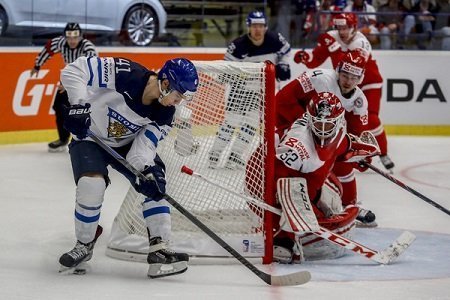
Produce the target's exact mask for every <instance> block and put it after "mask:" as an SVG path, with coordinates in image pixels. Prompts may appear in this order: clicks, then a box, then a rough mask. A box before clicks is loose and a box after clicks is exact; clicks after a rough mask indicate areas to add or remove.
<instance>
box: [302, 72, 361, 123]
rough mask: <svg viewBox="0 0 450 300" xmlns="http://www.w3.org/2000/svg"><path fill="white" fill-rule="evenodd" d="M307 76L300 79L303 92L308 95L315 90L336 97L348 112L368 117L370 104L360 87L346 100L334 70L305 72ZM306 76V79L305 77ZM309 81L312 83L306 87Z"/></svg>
mask: <svg viewBox="0 0 450 300" xmlns="http://www.w3.org/2000/svg"><path fill="white" fill-rule="evenodd" d="M305 73H306V74H305V75H303V74H302V75H301V76H300V77H298V79H299V81H300V85H302V87H303V90H304V91H305V93H307V92H308V91H309V90H310V89H311V90H312V89H315V90H316V92H317V93H322V92H328V93H333V94H334V95H336V96H337V97H338V98H339V100H340V101H341V103H342V106H343V107H344V108H345V110H346V111H348V112H353V114H355V115H358V116H366V115H367V113H368V112H367V109H368V103H367V98H366V96H365V95H364V93H363V92H362V91H361V89H360V88H359V87H356V88H355V92H354V93H353V94H352V95H351V96H350V98H346V97H344V96H343V95H342V93H341V88H340V87H339V83H338V75H337V74H336V72H335V71H334V70H329V69H316V70H309V71H306V72H305ZM305 76H306V77H305ZM308 79H309V80H310V82H311V83H312V85H311V86H310V85H309V83H308V84H307V85H305V82H306V83H307V82H308Z"/></svg>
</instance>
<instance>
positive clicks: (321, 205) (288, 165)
mask: <svg viewBox="0 0 450 300" xmlns="http://www.w3.org/2000/svg"><path fill="white" fill-rule="evenodd" d="M310 99H311V101H309V104H308V105H307V108H306V113H305V114H303V116H301V115H300V116H301V117H300V118H298V119H297V120H295V121H294V122H293V123H292V124H291V126H290V127H288V128H286V129H284V130H283V129H278V130H277V136H276V139H275V140H276V143H275V151H276V159H275V182H276V186H277V201H278V203H279V204H280V206H281V208H282V211H283V214H282V217H281V219H280V222H279V224H280V225H279V226H278V222H274V224H277V225H276V226H275V227H276V228H274V230H275V231H276V232H277V233H278V234H276V235H275V237H274V259H275V260H277V261H280V262H284V263H290V262H293V260H295V255H294V254H295V252H296V250H301V249H302V247H299V246H300V245H299V244H298V243H296V242H295V241H296V239H294V233H295V234H296V235H297V236H301V237H302V244H303V248H304V250H305V256H306V259H310V258H311V256H314V258H315V259H317V258H325V257H326V258H331V257H336V256H339V255H342V252H341V253H340V254H339V255H338V254H337V253H336V249H334V250H333V251H331V252H330V251H328V252H327V251H325V252H327V254H324V253H322V254H324V255H323V256H321V254H320V253H318V252H317V248H318V247H317V244H316V243H317V242H318V240H317V239H316V240H314V239H313V238H312V237H311V236H310V235H308V232H307V231H306V232H305V231H302V230H298V228H294V227H293V226H292V225H291V224H292V223H291V222H290V221H286V220H289V219H290V218H291V215H294V216H295V215H296V210H297V208H298V207H300V206H302V203H305V202H307V203H308V205H309V203H311V205H312V208H313V211H314V215H315V216H316V217H317V220H318V223H319V225H321V226H324V227H326V228H328V229H330V230H336V231H338V232H339V233H340V234H343V233H345V232H347V231H348V230H350V229H351V228H352V227H353V225H354V222H355V218H356V216H357V214H358V208H357V207H356V206H355V205H343V203H342V201H341V195H342V193H341V191H340V189H341V186H340V183H339V181H337V180H335V177H334V175H333V174H332V173H331V171H332V168H333V166H334V164H335V162H341V163H343V164H347V165H349V166H350V167H351V168H353V167H356V168H361V167H360V165H359V163H358V162H360V161H361V160H367V159H368V160H370V157H371V156H373V155H377V154H378V147H377V146H376V145H372V144H369V143H364V142H362V141H361V140H360V139H359V138H357V137H356V136H354V135H349V134H347V130H346V124H345V117H344V116H345V114H346V110H345V108H344V105H343V103H341V101H340V100H339V98H338V97H337V96H335V95H333V94H332V93H329V92H320V93H316V94H314V95H312V97H311V98H310ZM256 156H258V151H256V152H255V153H254V154H253V157H252V159H251V160H250V162H249V165H248V166H247V168H248V169H249V170H251V168H252V167H253V166H252V162H256V161H258V158H257V157H256ZM252 174H254V172H248V174H247V176H248V177H247V182H249V183H250V182H252V181H253V180H255V178H252ZM248 187H249V192H250V193H252V190H251V184H249V185H248ZM302 187H304V188H302ZM285 203H287V205H286V204H285ZM288 211H289V212H288ZM298 215H299V217H300V218H302V219H307V218H308V217H307V216H306V217H305V216H304V215H303V213H302V210H301V209H298ZM280 230H281V231H280ZM303 238H305V240H303ZM313 245H314V246H313ZM322 245H323V244H322ZM319 248H320V247H319ZM308 249H309V250H308ZM311 249H314V250H311ZM306 251H308V252H310V251H311V253H308V254H306ZM300 253H301V251H299V252H298V253H297V254H300ZM333 253H334V254H333Z"/></svg>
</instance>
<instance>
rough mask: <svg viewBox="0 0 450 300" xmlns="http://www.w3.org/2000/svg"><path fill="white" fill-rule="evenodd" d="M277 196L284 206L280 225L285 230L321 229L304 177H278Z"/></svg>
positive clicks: (282, 206) (299, 231)
mask: <svg viewBox="0 0 450 300" xmlns="http://www.w3.org/2000/svg"><path fill="white" fill-rule="evenodd" d="M277 197H278V201H279V202H280V203H281V208H282V215H281V219H280V226H281V228H282V229H283V230H286V231H290V232H297V233H304V232H314V231H318V230H319V229H320V227H319V224H318V222H317V217H316V215H315V214H314V211H313V207H312V205H311V201H310V200H309V196H308V189H307V184H306V180H305V179H304V178H300V177H297V178H280V179H278V181H277Z"/></svg>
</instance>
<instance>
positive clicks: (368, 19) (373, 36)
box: [344, 0, 379, 44]
mask: <svg viewBox="0 0 450 300" xmlns="http://www.w3.org/2000/svg"><path fill="white" fill-rule="evenodd" d="M344 11H346V12H354V13H356V14H357V15H358V30H359V31H360V32H361V33H362V34H364V35H365V36H366V37H367V39H368V40H369V42H370V43H371V44H376V43H378V33H379V32H378V29H377V27H376V25H377V16H376V14H373V15H372V14H358V13H359V12H361V13H372V12H373V13H375V8H374V7H373V6H372V5H370V4H368V3H367V2H366V0H354V1H353V4H349V5H347V6H346V7H345V8H344Z"/></svg>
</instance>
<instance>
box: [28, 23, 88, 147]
mask: <svg viewBox="0 0 450 300" xmlns="http://www.w3.org/2000/svg"><path fill="white" fill-rule="evenodd" d="M55 53H61V55H62V57H63V59H64V63H65V64H66V65H67V64H70V63H72V62H74V61H75V60H76V59H77V58H78V57H80V56H97V51H96V50H95V46H94V44H92V43H91V42H90V41H89V40H87V39H85V38H83V37H82V35H81V28H80V25H79V24H78V23H67V25H66V27H65V28H64V35H62V36H58V37H55V38H53V39H51V40H49V41H48V42H47V44H46V45H45V46H44V49H42V51H41V53H39V55H38V56H37V57H36V62H35V64H34V67H33V69H32V70H31V72H30V75H31V76H33V75H34V74H37V73H38V72H39V69H40V68H41V66H42V65H44V64H45V62H46V61H47V60H49V59H50V58H51V57H52V56H53V55H54V54H55ZM69 105H70V104H69V99H68V96H67V92H66V91H65V90H64V88H63V86H62V85H61V84H60V85H58V92H57V93H56V97H55V101H54V102H53V110H54V111H55V116H56V127H57V129H58V135H59V139H58V140H56V141H54V142H51V143H49V144H48V151H49V152H59V151H64V150H65V149H66V148H67V147H66V146H67V144H68V143H69V139H70V133H69V132H68V131H67V130H66V129H65V128H64V127H63V124H64V107H65V106H69Z"/></svg>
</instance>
